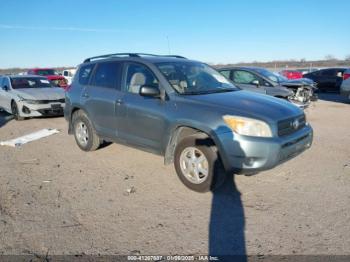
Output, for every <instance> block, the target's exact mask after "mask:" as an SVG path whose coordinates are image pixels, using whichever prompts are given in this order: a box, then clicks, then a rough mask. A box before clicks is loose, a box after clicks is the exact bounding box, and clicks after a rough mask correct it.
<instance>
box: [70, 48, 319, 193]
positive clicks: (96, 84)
mask: <svg viewBox="0 0 350 262" xmlns="http://www.w3.org/2000/svg"><path fill="white" fill-rule="evenodd" d="M65 118H66V120H67V121H68V123H69V129H68V132H69V133H70V134H74V136H75V140H76V142H77V144H78V146H79V147H80V148H81V149H82V150H84V151H92V150H96V149H97V148H98V147H99V146H100V144H101V143H102V142H103V141H109V142H117V143H123V144H126V145H130V146H133V147H137V148H140V149H143V150H146V151H150V152H153V153H156V154H159V155H162V156H164V162H165V164H170V163H174V166H175V169H176V173H177V174H178V177H179V178H180V180H181V181H182V182H183V183H184V184H185V185H186V186H187V187H189V188H190V189H192V190H195V191H198V192H205V191H208V190H212V189H214V188H216V187H218V186H220V185H221V184H222V183H223V181H224V178H225V175H226V174H227V173H231V174H233V173H235V174H252V173H256V172H258V171H262V170H267V169H271V168H273V167H275V166H276V165H278V164H281V163H282V162H285V161H287V160H289V159H291V158H293V157H294V156H296V155H298V154H299V153H301V152H302V151H304V150H305V149H307V148H309V147H310V146H311V143H312V138H313V131H312V128H311V126H310V125H309V124H308V123H307V121H306V118H305V115H304V112H303V111H302V110H300V109H299V108H297V107H296V106H294V105H292V104H291V103H289V102H287V101H283V100H282V99H278V98H274V97H271V96H267V95H261V94H255V93H251V92H247V91H243V90H240V89H239V88H237V87H235V86H234V85H233V84H232V83H231V82H230V81H228V80H227V79H226V78H225V77H224V76H222V75H221V74H220V73H218V72H217V71H216V70H214V69H213V68H211V67H210V66H208V65H206V64H204V63H201V62H197V61H192V60H188V59H186V58H184V57H180V56H159V55H149V54H136V53H126V54H110V55H104V56H98V57H92V58H88V59H86V60H85V61H84V62H83V63H82V64H81V65H80V66H79V69H78V72H77V74H76V75H75V77H74V79H73V82H72V84H71V86H70V88H69V89H68V90H67V92H66V106H65ZM116 161H118V160H117V159H116Z"/></svg>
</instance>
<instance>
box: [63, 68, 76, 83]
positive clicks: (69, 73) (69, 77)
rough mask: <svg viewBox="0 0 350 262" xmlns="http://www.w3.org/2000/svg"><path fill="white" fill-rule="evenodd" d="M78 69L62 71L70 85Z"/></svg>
mask: <svg viewBox="0 0 350 262" xmlns="http://www.w3.org/2000/svg"><path fill="white" fill-rule="evenodd" d="M76 71H77V70H76V69H75V68H72V69H65V70H63V71H62V75H63V76H64V78H65V79H67V84H68V85H70V84H71V83H72V79H73V77H74V75H75V73H76Z"/></svg>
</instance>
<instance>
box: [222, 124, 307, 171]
mask: <svg viewBox="0 0 350 262" xmlns="http://www.w3.org/2000/svg"><path fill="white" fill-rule="evenodd" d="M219 140H220V146H219V150H220V155H221V158H222V160H223V163H224V166H225V169H226V170H227V171H230V172H231V171H232V172H234V173H236V174H250V173H256V172H259V171H263V170H268V169H271V168H274V167H275V166H277V165H279V164H281V163H283V162H285V161H288V160H289V159H292V158H293V157H295V156H297V155H299V154H300V153H302V152H303V151H304V150H306V149H308V148H309V147H311V144H312V140H313V130H312V128H311V127H310V126H309V125H306V126H305V127H304V128H302V129H300V130H298V131H297V132H295V133H294V134H292V135H288V136H285V137H275V138H258V137H247V136H240V135H237V134H233V133H225V134H221V135H220V136H219Z"/></svg>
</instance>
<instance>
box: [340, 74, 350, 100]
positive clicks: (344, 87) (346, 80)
mask: <svg viewBox="0 0 350 262" xmlns="http://www.w3.org/2000/svg"><path fill="white" fill-rule="evenodd" d="M340 93H341V94H342V95H343V96H346V97H347V98H349V99H350V69H348V70H346V71H345V72H344V74H343V82H342V84H341V86H340Z"/></svg>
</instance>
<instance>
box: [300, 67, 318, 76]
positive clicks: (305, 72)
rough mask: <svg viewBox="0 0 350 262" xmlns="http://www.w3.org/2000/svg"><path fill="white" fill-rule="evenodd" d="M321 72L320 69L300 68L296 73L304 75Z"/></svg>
mask: <svg viewBox="0 0 350 262" xmlns="http://www.w3.org/2000/svg"><path fill="white" fill-rule="evenodd" d="M317 70H320V69H319V68H315V67H309V68H298V69H295V71H298V72H300V73H302V74H303V75H305V74H308V73H311V72H315V71H317Z"/></svg>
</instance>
